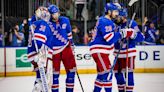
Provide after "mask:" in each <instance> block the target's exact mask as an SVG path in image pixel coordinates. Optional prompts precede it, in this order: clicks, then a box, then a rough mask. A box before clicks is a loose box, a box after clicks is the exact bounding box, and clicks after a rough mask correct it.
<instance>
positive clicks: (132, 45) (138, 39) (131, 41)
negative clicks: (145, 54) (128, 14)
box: [114, 20, 144, 58]
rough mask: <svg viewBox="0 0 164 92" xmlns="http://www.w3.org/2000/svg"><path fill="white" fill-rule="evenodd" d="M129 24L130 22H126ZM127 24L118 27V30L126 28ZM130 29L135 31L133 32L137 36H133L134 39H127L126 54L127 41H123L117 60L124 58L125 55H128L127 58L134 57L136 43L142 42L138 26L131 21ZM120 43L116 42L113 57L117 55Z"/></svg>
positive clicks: (142, 37)
mask: <svg viewBox="0 0 164 92" xmlns="http://www.w3.org/2000/svg"><path fill="white" fill-rule="evenodd" d="M129 23H130V20H128V24H129ZM126 25H127V23H123V24H121V25H120V28H121V29H123V28H126ZM130 28H133V29H135V31H137V32H136V33H137V35H136V36H135V38H134V39H131V38H129V44H128V52H127V50H126V49H127V40H126V39H123V40H122V41H123V43H122V44H123V45H122V49H121V50H120V53H119V56H118V57H119V58H126V53H128V57H131V56H135V55H136V43H137V42H142V41H143V40H144V35H143V34H142V33H141V32H140V30H139V28H138V25H137V23H136V22H135V21H132V25H131V27H130ZM120 43H121V41H117V42H116V43H115V51H114V55H115V56H116V54H117V53H118V51H119V49H120Z"/></svg>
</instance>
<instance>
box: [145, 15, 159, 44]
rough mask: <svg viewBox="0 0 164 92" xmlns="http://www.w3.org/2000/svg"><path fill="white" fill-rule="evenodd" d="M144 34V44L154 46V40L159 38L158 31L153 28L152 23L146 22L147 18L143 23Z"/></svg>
mask: <svg viewBox="0 0 164 92" xmlns="http://www.w3.org/2000/svg"><path fill="white" fill-rule="evenodd" d="M144 25H145V28H144V34H145V41H144V44H146V45H151V44H156V40H157V39H158V38H159V30H157V29H156V28H155V26H154V23H153V22H152V21H148V19H147V18H145V21H144Z"/></svg>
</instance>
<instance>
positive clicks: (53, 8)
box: [48, 5, 60, 14]
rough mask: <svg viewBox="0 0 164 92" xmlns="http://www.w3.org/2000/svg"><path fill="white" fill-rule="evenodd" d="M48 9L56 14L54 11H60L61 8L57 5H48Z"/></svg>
mask: <svg viewBox="0 0 164 92" xmlns="http://www.w3.org/2000/svg"><path fill="white" fill-rule="evenodd" d="M48 11H49V12H50V14H54V13H57V12H59V11H60V10H59V8H58V7H57V6H56V5H50V6H49V7H48Z"/></svg>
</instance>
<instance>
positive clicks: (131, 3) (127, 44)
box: [125, 0, 139, 92]
mask: <svg viewBox="0 0 164 92" xmlns="http://www.w3.org/2000/svg"><path fill="white" fill-rule="evenodd" d="M137 1H138V0H131V1H130V2H129V4H128V5H129V6H130V7H131V6H132V5H133V4H134V3H135V2H137ZM138 9H139V4H138V3H137V4H136V9H135V11H134V13H133V16H132V19H131V21H130V23H129V25H128V28H130V27H131V25H132V22H133V21H134V18H135V16H136V13H137V11H138ZM127 23H128V22H127ZM126 41H127V43H126V87H127V86H128V62H129V57H128V49H129V38H127V39H126ZM125 92H126V88H125Z"/></svg>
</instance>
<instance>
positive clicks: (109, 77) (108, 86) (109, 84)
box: [103, 73, 112, 92]
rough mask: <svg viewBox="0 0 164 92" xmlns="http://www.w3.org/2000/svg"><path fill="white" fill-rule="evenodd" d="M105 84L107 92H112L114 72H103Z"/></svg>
mask: <svg viewBox="0 0 164 92" xmlns="http://www.w3.org/2000/svg"><path fill="white" fill-rule="evenodd" d="M103 86H104V88H105V92H112V74H109V73H105V74H103Z"/></svg>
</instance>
